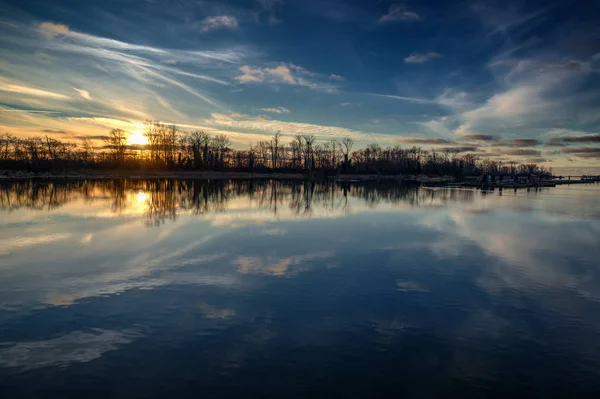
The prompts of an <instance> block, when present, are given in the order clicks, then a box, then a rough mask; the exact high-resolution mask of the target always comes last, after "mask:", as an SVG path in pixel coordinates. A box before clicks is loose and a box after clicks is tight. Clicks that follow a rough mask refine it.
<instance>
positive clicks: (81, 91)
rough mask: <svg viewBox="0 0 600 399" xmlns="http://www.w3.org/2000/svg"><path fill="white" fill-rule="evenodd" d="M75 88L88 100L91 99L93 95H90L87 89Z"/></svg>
mask: <svg viewBox="0 0 600 399" xmlns="http://www.w3.org/2000/svg"><path fill="white" fill-rule="evenodd" d="M73 90H75V91H76V92H77V93H79V95H80V96H81V97H83V98H85V99H86V100H91V99H92V96H90V92H89V91H87V90H82V89H75V88H73Z"/></svg>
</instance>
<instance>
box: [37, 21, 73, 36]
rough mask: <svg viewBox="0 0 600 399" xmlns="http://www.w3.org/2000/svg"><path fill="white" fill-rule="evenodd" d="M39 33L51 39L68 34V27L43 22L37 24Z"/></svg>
mask: <svg viewBox="0 0 600 399" xmlns="http://www.w3.org/2000/svg"><path fill="white" fill-rule="evenodd" d="M38 29H39V31H40V32H41V33H42V34H43V35H44V36H46V38H48V39H52V38H53V37H54V36H57V35H65V34H67V33H69V27H68V26H67V25H64V24H56V23H54V22H44V23H41V24H39V26H38Z"/></svg>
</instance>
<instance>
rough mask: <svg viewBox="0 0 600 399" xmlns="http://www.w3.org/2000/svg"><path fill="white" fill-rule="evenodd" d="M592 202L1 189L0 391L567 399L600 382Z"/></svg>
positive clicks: (39, 186)
mask: <svg viewBox="0 0 600 399" xmlns="http://www.w3.org/2000/svg"><path fill="white" fill-rule="evenodd" d="M599 193H600V190H599V187H598V186H581V187H559V188H556V189H547V190H541V191H538V192H535V191H530V192H526V191H519V192H517V193H514V192H505V193H503V195H502V196H499V195H498V193H487V194H483V193H481V192H478V191H472V190H457V189H446V188H424V187H416V186H405V185H399V184H392V185H389V184H387V185H386V184H378V183H377V182H372V183H368V184H354V183H352V184H340V183H334V182H331V183H323V184H314V183H311V182H304V181H210V182H208V181H178V180H154V181H142V180H121V181H62V182H11V183H8V184H7V183H4V184H2V185H1V186H0V262H1V266H0V312H1V315H2V317H1V318H0V377H2V378H0V380H2V381H3V382H2V383H1V384H0V388H5V390H6V391H7V392H9V393H11V394H12V393H23V392H25V393H26V394H29V395H30V396H35V392H34V390H35V389H36V388H35V387H39V389H42V390H44V392H53V393H56V392H60V391H61V389H62V388H64V387H65V386H69V387H70V389H71V388H73V389H87V390H92V389H95V390H96V391H98V392H101V391H102V392H103V393H104V394H106V395H105V396H115V394H116V393H119V392H131V393H132V396H148V397H150V396H157V397H160V396H163V397H164V396H166V395H168V394H170V395H171V396H177V397H182V396H197V395H198V394H199V393H202V394H205V395H208V396H222V395H233V394H243V395H245V396H254V395H258V396H277V394H280V395H281V394H283V393H289V392H290V390H291V391H293V393H295V394H297V395H300V396H308V395H310V394H311V393H314V392H326V393H330V394H332V395H333V394H340V393H342V394H346V395H347V396H352V395H358V394H361V395H368V394H369V393H370V392H371V393H372V387H374V386H377V387H382V388H381V389H383V391H382V392H384V393H387V394H398V393H403V394H406V396H413V397H424V396H435V395H436V394H439V393H440V392H446V389H450V390H455V391H456V392H464V391H463V389H467V388H469V389H471V390H473V391H474V392H476V393H477V394H478V395H476V396H494V395H497V396H499V397H502V396H503V395H504V396H506V395H509V394H511V393H514V392H519V393H520V394H522V395H524V396H531V395H534V396H535V395H540V394H552V393H556V392H568V393H570V394H573V393H576V394H579V395H578V397H581V396H583V395H585V394H589V393H590V392H594V391H595V390H596V389H597V381H598V376H599V375H600V344H598V342H599V341H598V340H597V335H598V333H600V273H599V269H598V265H597V259H598V257H599V256H600V252H599V251H600V249H599V248H600V223H599V221H598V212H599V208H600V205H599V204H598V202H597V196H598V194H599ZM365 364H368V365H369V366H368V370H366V368H365ZM539 365H542V366H541V367H538V366H539ZM132 370H134V371H135V372H132ZM398 375H401V376H403V378H402V379H401V380H402V381H401V383H400V382H398V381H399V379H398ZM323 376H327V377H326V382H324V379H323V378H324V377H323ZM4 381H5V382H4ZM97 381H102V384H100V383H98V382H97ZM164 381H169V387H168V388H166V387H165V385H164ZM424 381H429V382H431V381H434V382H435V384H432V383H427V384H424V383H423V382H424ZM2 384H3V385H2ZM436 387H445V388H444V389H442V388H440V389H441V391H436V389H437V388H436ZM561 390H562V391H561ZM207 392H208V393H207ZM9 396H16V395H9ZM513 396H514V395H513Z"/></svg>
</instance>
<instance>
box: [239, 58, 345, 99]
mask: <svg viewBox="0 0 600 399" xmlns="http://www.w3.org/2000/svg"><path fill="white" fill-rule="evenodd" d="M239 70H240V72H242V74H241V75H239V76H237V77H236V78H235V79H236V80H237V81H238V82H240V83H243V84H256V83H270V84H286V85H293V86H305V87H308V88H310V89H313V90H316V91H324V92H328V93H335V92H337V86H335V85H333V84H331V83H328V82H323V81H320V80H318V78H319V77H321V75H319V74H318V73H315V72H311V71H309V70H307V69H306V68H303V67H301V66H298V65H294V64H291V63H289V64H279V65H277V66H274V67H273V68H260V67H252V66H249V65H243V66H241V67H240V69H239Z"/></svg>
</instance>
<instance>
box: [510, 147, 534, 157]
mask: <svg viewBox="0 0 600 399" xmlns="http://www.w3.org/2000/svg"><path fill="white" fill-rule="evenodd" d="M502 152H503V153H504V154H506V155H517V156H527V155H540V154H541V153H540V151H538V150H526V149H521V148H515V149H509V150H504V151H502Z"/></svg>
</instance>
